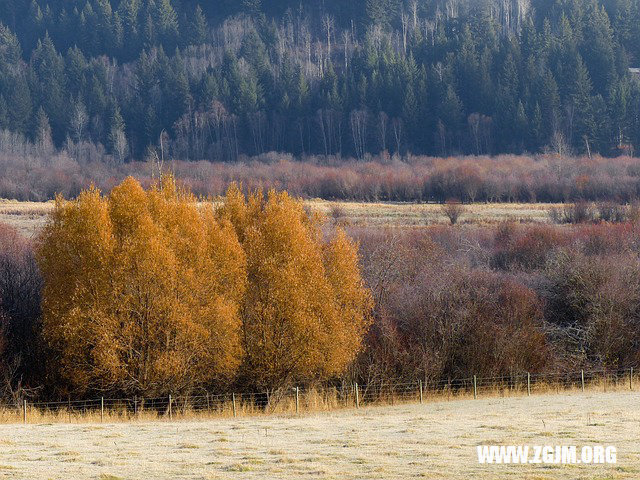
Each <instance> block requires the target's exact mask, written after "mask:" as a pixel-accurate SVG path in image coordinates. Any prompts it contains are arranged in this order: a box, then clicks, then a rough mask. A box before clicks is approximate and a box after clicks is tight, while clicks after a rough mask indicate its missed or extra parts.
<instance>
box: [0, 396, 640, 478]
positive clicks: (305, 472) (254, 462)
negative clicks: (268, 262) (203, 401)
mask: <svg viewBox="0 0 640 480" xmlns="http://www.w3.org/2000/svg"><path fill="white" fill-rule="evenodd" d="M639 400H640V393H636V392H630V391H627V392H620V391H618V392H607V393H602V392H587V393H580V392H565V393H563V394H561V395H556V394H544V395H535V396H531V397H506V398H499V397H490V398H480V399H478V400H473V399H464V400H456V401H437V402H428V403H425V404H423V405H420V404H405V405H398V406H387V407H367V408H362V409H360V410H355V409H345V410H337V411H332V412H324V413H318V414H308V415H302V416H300V417H296V416H293V415H281V416H269V417H244V418H238V419H233V418H228V419H224V418H221V419H213V420H200V421H186V420H183V421H175V422H164V421H156V422H132V423H105V424H83V423H77V424H58V423H56V424H44V425H19V424H13V425H0V478H7V479H26V478H50V479H60V480H62V479H68V478H96V479H103V480H106V479H112V480H113V479H147V478H184V479H245V478H255V479H266V478H268V479H291V478H319V479H336V480H337V479H340V480H343V479H346V480H348V479H356V478H357V479H379V478H384V479H390V478H398V479H399V478H403V479H404V478H427V479H442V478H451V479H468V478H474V479H486V480H494V479H509V478H521V479H530V480H534V479H535V480H543V479H567V480H569V479H572V480H573V479H577V478H584V479H587V478H588V479H602V480H604V479H627V478H628V479H631V478H638V477H639V476H640V440H639V438H638V434H637V432H638V428H639V427H640V410H639V409H638V408H637V405H638V401H639ZM481 444H482V445H484V444H501V445H509V444H516V445H518V444H524V445H577V446H578V449H579V448H580V447H581V446H582V445H595V444H603V445H614V446H616V448H617V451H618V455H617V456H618V458H617V463H616V464H615V465H495V464H494V465H481V464H478V462H477V454H476V446H477V445H481Z"/></svg>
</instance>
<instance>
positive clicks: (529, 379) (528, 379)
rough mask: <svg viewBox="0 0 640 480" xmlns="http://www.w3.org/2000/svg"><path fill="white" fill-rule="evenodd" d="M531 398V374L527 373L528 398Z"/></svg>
mask: <svg viewBox="0 0 640 480" xmlns="http://www.w3.org/2000/svg"><path fill="white" fill-rule="evenodd" d="M530 396H531V374H530V373H529V372H527V397H530Z"/></svg>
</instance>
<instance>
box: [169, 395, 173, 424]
mask: <svg viewBox="0 0 640 480" xmlns="http://www.w3.org/2000/svg"><path fill="white" fill-rule="evenodd" d="M169 420H173V412H172V411H171V394H169Z"/></svg>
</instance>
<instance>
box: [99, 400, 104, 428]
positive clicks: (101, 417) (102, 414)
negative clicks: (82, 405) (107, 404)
mask: <svg viewBox="0 0 640 480" xmlns="http://www.w3.org/2000/svg"><path fill="white" fill-rule="evenodd" d="M102 422H104V397H100V423H102Z"/></svg>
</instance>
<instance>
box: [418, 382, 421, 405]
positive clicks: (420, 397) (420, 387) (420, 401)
mask: <svg viewBox="0 0 640 480" xmlns="http://www.w3.org/2000/svg"><path fill="white" fill-rule="evenodd" d="M418 381H419V382H420V404H422V380H418Z"/></svg>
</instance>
